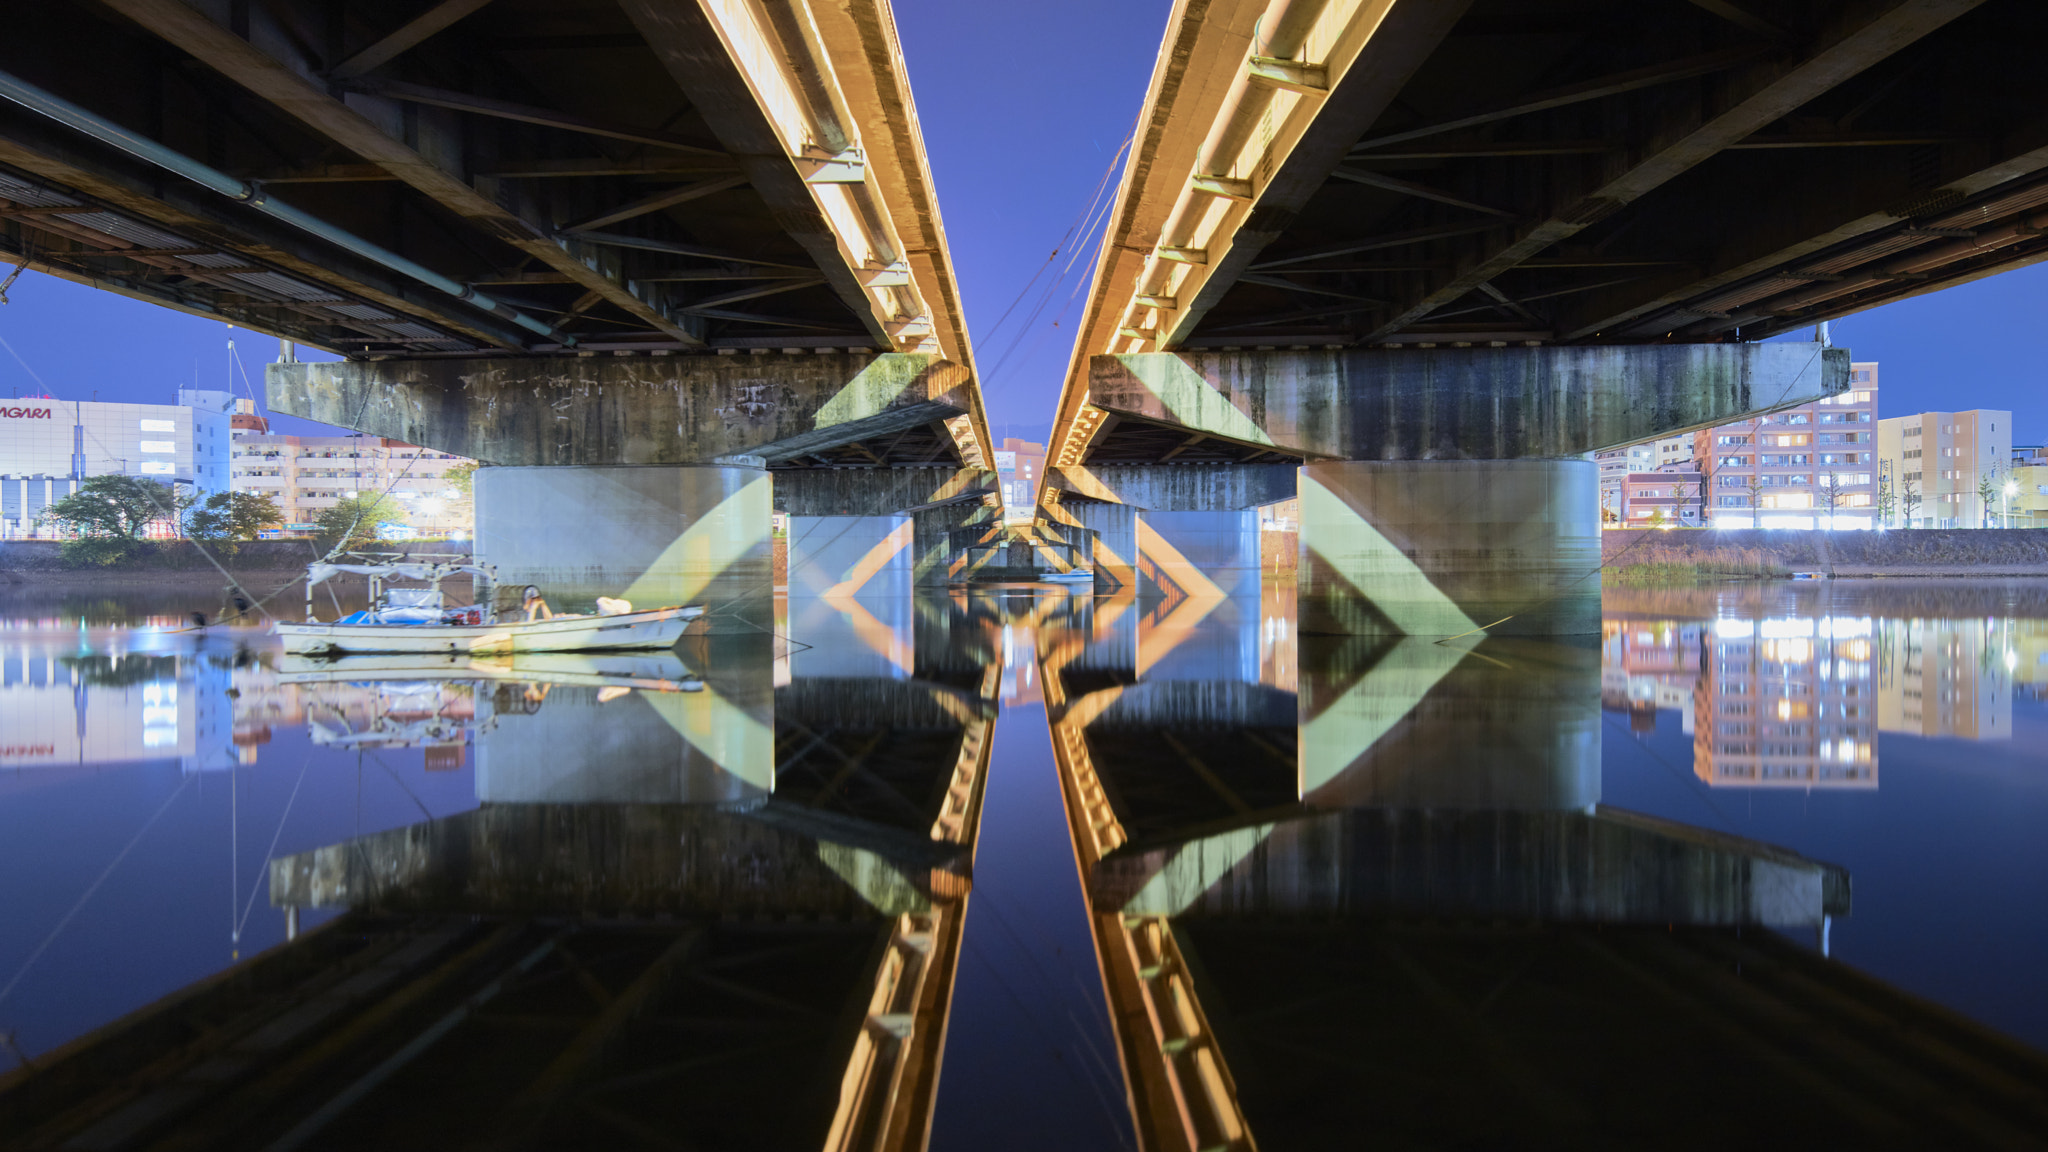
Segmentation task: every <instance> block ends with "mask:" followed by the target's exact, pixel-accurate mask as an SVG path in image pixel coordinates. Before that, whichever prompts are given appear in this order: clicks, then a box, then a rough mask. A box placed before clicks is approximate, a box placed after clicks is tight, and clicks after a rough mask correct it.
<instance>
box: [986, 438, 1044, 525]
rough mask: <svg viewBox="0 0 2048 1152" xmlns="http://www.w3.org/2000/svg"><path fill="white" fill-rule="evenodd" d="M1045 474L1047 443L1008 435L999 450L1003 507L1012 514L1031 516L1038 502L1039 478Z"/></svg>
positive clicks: (998, 475) (997, 456)
mask: <svg viewBox="0 0 2048 1152" xmlns="http://www.w3.org/2000/svg"><path fill="white" fill-rule="evenodd" d="M1044 474H1045V445H1043V444H1034V443H1032V442H1031V441H1029V440H1019V439H1017V438H1016V437H1014V436H1011V437H1006V438H1005V439H1004V440H1003V446H1002V448H1001V449H999V450H998V451H997V452H996V481H997V483H999V484H1000V485H1001V486H1002V493H1003V509H1004V511H1005V512H1006V513H1007V514H1008V515H1010V516H1028V515H1030V514H1031V512H1032V509H1033V508H1035V507H1036V506H1037V504H1038V481H1039V478H1040V477H1041V476H1043V475H1044Z"/></svg>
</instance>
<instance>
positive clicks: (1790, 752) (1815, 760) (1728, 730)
mask: <svg viewBox="0 0 2048 1152" xmlns="http://www.w3.org/2000/svg"><path fill="white" fill-rule="evenodd" d="M1870 633H1871V622H1870V620H1869V619H1868V618H1855V617H1847V616H1823V617H1819V618H1784V619H1769V620H1737V619H1731V618H1723V619H1720V620H1716V621H1714V629H1713V638H1712V640H1711V641H1710V642H1709V644H1708V645H1707V659H1706V661H1705V664H1704V667H1705V674H1704V675H1703V676H1701V677H1700V680H1699V683H1698V684H1697V686H1696V687H1695V688H1694V690H1693V773H1694V774H1695V775H1697V776H1698V777H1699V778H1700V779H1702V780H1704V781H1706V782H1707V783H1708V784H1712V785H1715V786H1717V787H1720V786H1737V787H1763V788H1875V787H1877V701H1876V699H1875V698H1874V695H1875V691H1874V688H1873V686H1872V680H1871V658H1872V655H1873V652H1872V648H1871V636H1870Z"/></svg>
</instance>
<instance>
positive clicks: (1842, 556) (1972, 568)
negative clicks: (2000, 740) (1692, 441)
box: [1600, 528, 2048, 586]
mask: <svg viewBox="0 0 2048 1152" xmlns="http://www.w3.org/2000/svg"><path fill="white" fill-rule="evenodd" d="M1600 537H1601V538H1600V551H1601V560H1602V563H1603V564H1604V565H1605V566H1604V567H1603V568H1602V570H1601V573H1602V576H1603V577H1604V578H1606V579H1607V580H1608V581H1610V582H1612V583H1615V584H1618V585H1622V586H1630V585H1638V586H1640V585H1652V584H1681V583H1690V582H1693V581H1696V580H1721V579H1750V580H1768V579H1774V578H1781V577H1786V576H1790V575H1793V574H1794V573H1804V572H1812V573H1816V574H1819V575H1822V576H1944V577H1948V576H1958V577H1969V576H1987V577H1988V576H2000V577H2008V576H2044V577H2048V529H2044V528H2016V529H2010V530H2008V529H2001V528H1914V529H1900V530H1893V531H1889V532H1821V531H1812V530H1798V529H1761V530H1758V529H1737V530H1732V531H1722V530H1717V529H1675V530H1673V531H1669V532H1660V531H1655V530H1642V529H1609V530H1607V531H1604V532H1602V533H1601V534H1600Z"/></svg>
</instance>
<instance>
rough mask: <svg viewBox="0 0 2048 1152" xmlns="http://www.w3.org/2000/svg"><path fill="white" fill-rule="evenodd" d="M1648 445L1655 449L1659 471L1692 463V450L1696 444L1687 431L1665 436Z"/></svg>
mask: <svg viewBox="0 0 2048 1152" xmlns="http://www.w3.org/2000/svg"><path fill="white" fill-rule="evenodd" d="M1650 447H1651V448H1653V449H1655V450H1656V453H1657V467H1658V469H1659V470H1660V471H1661V470H1666V469H1670V468H1674V467H1679V466H1683V465H1686V464H1690V463H1692V454H1693V450H1694V449H1695V448H1696V447H1698V446H1697V445H1696V444H1694V443H1693V437H1692V434H1691V433H1690V432H1687V433H1683V434H1681V435H1678V436H1666V437H1665V438H1663V439H1662V440H1657V441H1654V442H1652V443H1651V445H1650Z"/></svg>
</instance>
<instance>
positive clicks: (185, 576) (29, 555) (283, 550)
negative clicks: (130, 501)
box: [0, 540, 469, 594]
mask: <svg viewBox="0 0 2048 1152" xmlns="http://www.w3.org/2000/svg"><path fill="white" fill-rule="evenodd" d="M63 548H64V544H63V542H62V541H59V540H9V541H6V542H5V543H0V591H4V590H5V589H7V588H9V587H44V588H49V587H60V588H71V589H87V588H140V587H173V588H180V589H192V588H217V587H220V586H221V585H223V584H224V583H226V581H225V580H224V579H223V578H222V576H221V571H220V568H216V567H215V566H214V564H213V562H212V561H210V560H209V559H208V558H207V556H208V554H207V552H205V551H202V550H201V549H200V548H199V546H198V545H196V544H194V543H193V542H192V541H190V540H160V541H152V542H151V543H150V547H149V549H148V550H147V551H146V552H143V553H140V554H138V555H137V556H135V557H134V558H132V559H130V560H128V561H125V562H123V563H121V564H115V565H109V566H106V567H70V566H67V565H66V564H65V562H64V555H63ZM378 550H379V551H391V552H406V553H414V552H422V553H424V552H435V553H455V554H458V555H461V556H465V557H466V556H468V555H469V544H468V543H467V542H454V541H439V540H436V541H422V542H411V541H408V542H405V543H396V544H386V545H379V546H378ZM319 556H320V553H319V551H318V550H317V549H316V548H315V547H314V544H313V542H312V541H311V540H251V541H248V542H246V543H243V544H241V545H239V546H237V547H236V549H235V553H234V555H232V556H228V555H222V554H221V553H220V552H219V551H218V550H216V551H214V553H213V557H214V559H216V560H219V561H220V563H221V567H224V568H226V569H227V570H228V572H229V573H230V574H231V575H232V576H233V577H234V579H235V581H236V582H237V583H240V584H242V585H243V586H244V587H246V588H248V589H249V590H250V591H252V592H256V593H258V594H265V593H268V592H271V591H274V590H276V589H278V588H281V587H284V586H285V585H287V584H290V583H292V582H293V581H295V580H297V579H299V578H300V577H302V576H304V575H305V574H306V565H307V564H310V563H312V562H313V561H314V560H316V559H318V558H319Z"/></svg>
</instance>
